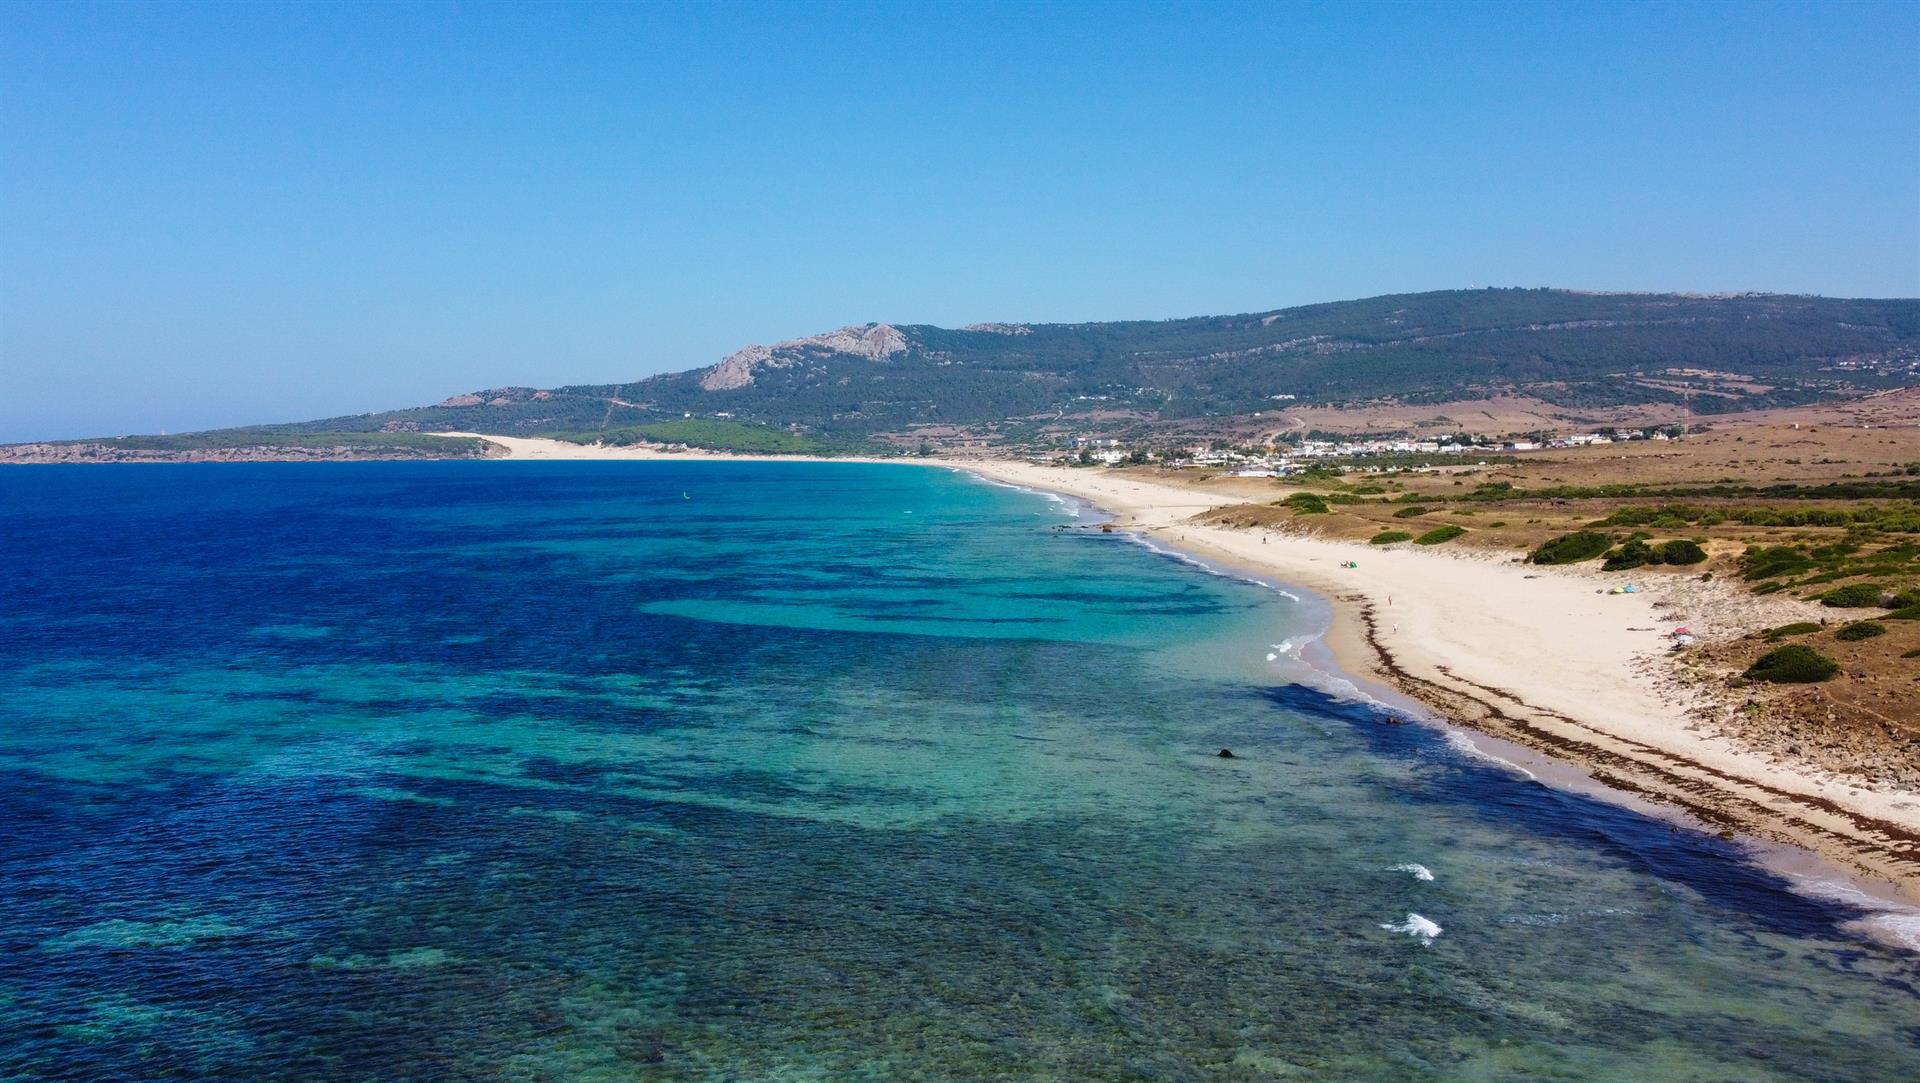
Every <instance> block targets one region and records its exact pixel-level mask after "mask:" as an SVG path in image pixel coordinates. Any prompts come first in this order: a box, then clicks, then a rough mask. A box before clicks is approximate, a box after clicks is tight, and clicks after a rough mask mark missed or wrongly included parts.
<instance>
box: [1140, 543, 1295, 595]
mask: <svg viewBox="0 0 1920 1083" xmlns="http://www.w3.org/2000/svg"><path fill="white" fill-rule="evenodd" d="M1121 536H1122V537H1124V538H1126V539H1127V540H1128V541H1130V542H1132V543H1134V544H1135V545H1138V546H1140V547H1141V548H1143V549H1145V550H1147V551H1148V552H1150V553H1156V554H1158V555H1160V556H1163V557H1166V558H1168V559H1170V560H1177V561H1179V562H1180V563H1182V564H1190V565H1192V566H1193V567H1195V568H1198V569H1200V570H1201V571H1203V572H1206V573H1207V574H1208V575H1217V576H1219V577H1220V578H1222V579H1232V580H1234V581H1236V582H1240V583H1252V584H1253V585H1254V586H1256V587H1264V588H1265V589H1267V590H1270V591H1272V592H1274V593H1275V594H1278V595H1280V596H1281V597H1283V598H1286V599H1288V600H1289V601H1294V602H1297V601H1300V600H1301V599H1300V596H1299V595H1298V594H1295V593H1294V592H1292V591H1290V590H1288V589H1287V588H1285V587H1282V586H1279V585H1277V584H1274V583H1269V582H1267V581H1266V580H1265V579H1261V578H1259V577H1257V576H1251V575H1248V574H1246V573H1245V572H1236V571H1231V570H1229V569H1226V568H1222V567H1220V566H1219V565H1217V564H1213V563H1211V562H1209V561H1205V560H1202V559H1200V558H1199V557H1196V556H1194V555H1193V554H1191V553H1183V552H1181V551H1180V550H1178V549H1170V548H1168V547H1167V546H1164V545H1161V544H1160V543H1159V542H1156V541H1155V540H1154V539H1152V538H1151V537H1148V536H1147V535H1145V534H1140V533H1136V532H1134V531H1131V530H1126V531H1121Z"/></svg>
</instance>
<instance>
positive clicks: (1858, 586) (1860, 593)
mask: <svg viewBox="0 0 1920 1083" xmlns="http://www.w3.org/2000/svg"><path fill="white" fill-rule="evenodd" d="M1820 604H1821V605H1830V606H1832V607H1834V608H1835V609H1864V608H1866V607H1867V606H1870V605H1879V604H1880V588H1879V587H1877V586H1875V585H1874V584H1872V583H1848V584H1847V585H1846V586H1844V587H1835V588H1833V589H1832V590H1830V591H1828V592H1826V593H1825V594H1822V595H1821V596H1820Z"/></svg>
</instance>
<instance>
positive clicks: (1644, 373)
mask: <svg viewBox="0 0 1920 1083" xmlns="http://www.w3.org/2000/svg"><path fill="white" fill-rule="evenodd" d="M1917 373H1920V301H1916V300H1846V299H1835V298H1824V297H1805V296H1782V295H1772V294H1741V295H1731V296H1695V295H1678V294H1610V293H1582V292H1575V291H1567V290H1545V289H1488V290H1451V291H1443V292H1435V293H1420V294H1401V295H1394V296H1386V297H1375V298H1370V299H1367V300H1359V301H1343V302H1337V303H1332V304H1320V305H1308V306H1304V307H1299V308H1290V309H1280V310H1276V311H1270V312H1258V313H1248V314H1243V315H1236V316H1206V317H1195V318H1190V319H1175V320H1161V321H1125V322H1111V323H1078V324H1004V323H1002V324H976V325H973V326H970V327H963V328H957V329H950V328H941V327H932V326H925V325H892V324H867V325H863V326H857V327H847V328H842V329H840V330H838V331H833V332H828V333H826V334H822V335H815V336H811V337H807V338H801V339H794V340H790V341H787V342H780V343H774V344H772V345H761V346H750V347H747V348H745V349H743V350H740V351H738V352H736V353H734V354H732V355H730V356H729V357H726V358H724V359H722V360H720V361H719V362H718V363H716V364H713V365H710V366H708V367H706V368H701V369H694V370H690V371H686V372H679V373H672V374H667V375H661V376H654V377H651V378H648V379H644V380H638V381H635V382H632V383H625V384H609V385H575V386H568V387H559V388H552V389H535V388H519V387H509V388H495V389H489V390H485V391H478V392H472V393H468V394H462V395H456V396H454V397H452V398H449V399H447V400H445V401H443V402H441V403H439V404H437V405H434V406H426V407H420V408H416V409H410V410H394V411H388V412H384V413H375V414H363V415H356V416H352V417H337V418H326V419H322V420H317V421H311V422H303V423H299V424H294V425H279V426H266V427H262V428H261V429H259V430H256V431H260V432H266V433H278V434H285V435H287V436H301V435H304V436H313V435H317V434H329V435H331V434H352V433H389V434H392V433H428V432H435V431H445V430H460V431H467V432H485V433H500V434H507V435H536V434H550V435H566V436H570V437H573V438H586V439H593V438H596V437H599V436H602V435H604V436H606V437H608V438H610V439H614V440H628V441H631V440H634V439H645V438H647V429H648V428H649V427H654V426H658V425H660V424H661V423H662V422H667V421H684V420H689V419H704V420H710V421H713V422H715V423H716V424H714V425H709V426H704V427H697V429H698V432H699V434H700V438H701V439H702V440H704V442H706V443H707V444H708V446H734V444H735V442H737V441H740V440H745V441H746V442H747V443H749V444H753V445H756V446H761V447H768V446H780V445H782V444H783V443H785V441H783V440H777V439H774V440H770V439H769V435H768V434H767V433H766V432H765V431H764V430H766V429H774V430H782V431H785V432H787V433H789V434H792V435H793V436H795V437H797V438H798V440H799V441H800V442H801V444H803V445H804V446H805V447H806V448H808V449H811V450H833V449H850V448H855V447H870V446H873V445H875V444H891V445H893V446H917V445H918V444H920V443H922V442H928V443H932V444H935V445H939V444H945V443H952V442H956V441H960V440H970V441H985V442H989V443H1003V444H1005V443H1014V444H1017V443H1023V442H1034V441H1046V440H1049V439H1052V438H1056V437H1058V436H1060V435H1062V434H1065V433H1074V434H1090V433H1106V434H1121V433H1125V434H1127V435H1130V436H1142V435H1153V434H1156V433H1169V434H1170V433H1183V434H1190V433H1195V432H1200V433H1205V432H1210V431H1211V432H1222V431H1232V430H1233V429H1234V427H1235V426H1236V425H1240V424H1245V423H1246V422H1247V421H1248V420H1249V419H1251V418H1252V417H1253V416H1254V415H1256V414H1267V415H1269V416H1271V415H1272V414H1273V413H1274V412H1275V411H1279V412H1280V413H1282V414H1286V413H1288V412H1294V411H1298V412H1299V415H1300V416H1311V417H1314V418H1324V417H1326V416H1327V415H1326V413H1325V411H1326V410H1328V409H1333V410H1336V411H1337V410H1340V409H1357V408H1364V407H1368V406H1379V405H1383V404H1384V405H1390V406H1393V407H1395V408H1397V409H1398V410H1399V411H1400V412H1401V413H1403V414H1404V413H1407V412H1408V411H1411V413H1413V414H1420V413H1423V412H1432V413H1435V414H1439V413H1440V411H1441V409H1442V407H1443V406H1444V404H1446V403H1460V402H1467V401H1473V402H1477V403H1484V402H1487V401H1491V400H1515V399H1517V400H1525V401H1526V402H1527V403H1529V404H1531V410H1530V414H1531V416H1553V417H1564V418H1567V419H1569V420H1570V421H1571V422H1572V423H1575V424H1577V423H1579V421H1580V420H1581V419H1583V418H1589V417H1591V418H1594V419H1599V418H1601V417H1603V416H1605V417H1617V416H1620V414H1621V413H1622V412H1623V411H1624V412H1628V413H1631V412H1635V411H1642V412H1644V411H1647V410H1659V411H1664V416H1665V417H1668V418H1671V417H1674V416H1679V415H1708V414H1724V413H1729V412H1736V411H1744V410H1751V409H1757V408H1766V407H1781V406H1792V405H1798V404H1804V403H1812V402H1818V401H1823V400H1831V399H1840V398H1847V397H1854V396H1858V395H1861V394H1864V393H1868V392H1871V391H1875V390H1880V389H1885V388H1889V387H1897V386H1905V385H1910V384H1913V383H1915V382H1920V375H1917ZM1429 405H1430V406H1432V407H1433V409H1432V410H1431V411H1425V410H1424V408H1425V407H1427V406H1429ZM1487 416H1488V417H1493V416H1495V415H1494V414H1493V413H1492V412H1488V413H1487ZM1441 420H1442V421H1446V420H1450V419H1447V418H1445V417H1444V416H1442V417H1441ZM1295 424H1296V425H1304V424H1305V423H1304V422H1299V421H1298V420H1297V418H1296V421H1295ZM748 429H759V430H762V431H761V432H760V433H759V434H758V435H757V436H756V435H754V434H753V433H750V432H748V431H747V430H748ZM656 431H658V430H656Z"/></svg>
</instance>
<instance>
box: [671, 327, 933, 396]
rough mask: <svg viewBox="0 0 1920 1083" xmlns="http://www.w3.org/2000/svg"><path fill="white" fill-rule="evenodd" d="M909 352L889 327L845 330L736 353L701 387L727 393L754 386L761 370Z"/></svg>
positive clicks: (705, 375) (706, 375)
mask: <svg viewBox="0 0 1920 1083" xmlns="http://www.w3.org/2000/svg"><path fill="white" fill-rule="evenodd" d="M907 348H908V343H907V336H906V335H904V334H902V333H901V331H900V329H899V328H898V327H895V326H893V325H892V324H890V323H869V324H864V325H861V326H857V327H842V328H840V329H839V330H837V331H828V332H826V333H825V334H820V335H809V336H807V337H806V338H790V339H788V340H786V341H785V342H776V343H774V344H773V345H771V346H748V347H747V348H746V349H744V350H736V351H735V352H733V353H730V354H728V355H727V356H726V357H725V358H724V359H722V360H721V362H720V363H719V364H717V365H715V366H713V367H712V368H710V369H708V370H707V371H706V372H704V373H702V374H701V375H700V386H701V387H702V388H703V389H705V390H707V391H728V390H731V389H733V388H736V387H745V386H747V385H748V384H750V383H752V382H753V374H754V372H755V371H756V370H758V369H761V368H785V367H787V366H788V365H792V364H796V363H798V362H800V361H805V360H808V359H809V358H815V357H829V356H832V355H834V354H849V355H852V356H854V357H864V358H866V359H867V360H869V361H885V360H886V359H887V358H889V357H892V356H893V355H894V354H897V353H901V352H904V351H905V350H906V349H907Z"/></svg>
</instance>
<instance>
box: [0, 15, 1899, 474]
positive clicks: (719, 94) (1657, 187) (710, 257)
mask: <svg viewBox="0 0 1920 1083" xmlns="http://www.w3.org/2000/svg"><path fill="white" fill-rule="evenodd" d="M1917 58H1920V5H1916V4H1910V3H1909V4H1874V3H1860V4H1836V5H1821V6H1799V5H1773V4H1748V3H1742V4H1725V5H1722V4H1687V5H1677V6H1661V5H1639V4H1632V5H1629V4H1604V5H1596V6H1577V5H1576V6H1558V5H1545V4H1525V5H1517V6H1500V5H1491V4H1472V5H1463V6H1440V5H1419V6H1386V5H1380V6H1356V5H1346V4H1341V5H1326V6H1284V7H1280V6H1271V5H1260V6H1245V7H1243V6H1236V5H1229V4H1194V5H1153V6H1130V5H1117V4H1099V5H1073V4H1057V5H1045V6H1040V5H1019V6H982V5H968V6H940V5H931V6H929V5H912V4H889V5H876V6H867V5H855V4H833V5H819V6H805V5H802V4H798V3H786V4H776V5H765V6H761V5H749V4H729V5H724V6H711V7H709V6H698V5H675V6H671V7H650V8H636V7H624V6H611V5H607V6H599V5H595V6H571V7H563V6H555V5H539V6H511V5H486V4H458V5H454V4H424V3H411V4H405V5H394V6H380V5H365V6H360V5H351V4H326V5H313V6H303V5H286V6H282V5H271V4H245V5H233V6H225V5H212V6H191V7H188V6H175V5H167V4H139V5H104V6H87V5H83V4H77V3H58V4H22V3H17V2H16V3H12V4H8V5H6V6H4V7H0V440H21V439H29V438H41V437H59V436H81V435H95V434H103V433H118V432H150V431H156V430H162V429H165V430H170V431H180V430H184V429H190V428H203V427H208V426H213V425H226V424H242V423H249V422H259V421H275V420H294V419H301V418H309V417H316V416H323V415H328V414H336V413H347V412H357V411H362V410H372V409H384V408H388V407H395V406H403V405H414V404H418V403H421V402H427V401H433V400H437V399H440V398H442V397H444V396H446V395H448V394H452V393H455V392H459V391H463V390H467V389H472V388H480V387H489V386H499V385H504V384H523V385H536V386H550V385H554V384H559V383H578V382H588V381H611V380H621V379H631V378H634V377H637V376H640V375H643V374H647V373H652V372H659V371H666V370H670V369H678V368H688V367H693V366H696V365H703V364H708V363H711V362H712V361H714V360H716V359H717V358H718V357H719V356H721V355H722V354H724V353H726V352H728V351H730V350H732V349H734V348H735V347H737V346H740V345H743V344H745V343H748V342H754V341H770V340H773V339H778V338H783V337H790V336H793V335H798V334H806V333H811V332H814V331H819V330H824V329H827V328H831V327H836V326H839V325H841V324H846V323H855V322H865V321H867V320H889V321H895V322H912V323H937V324H945V325H953V324H960V323H967V322H972V321H976V320H990V319H1012V320H1090V319H1110V318H1141V317H1163V316H1176V315H1194V314H1202V313H1218V312H1236V311H1250V310H1258V309H1265V308H1274V307H1279V306H1283V305H1289V304H1296V303H1305V302H1312V301H1324V300H1338V299H1342V298H1350V297H1361V296H1369V295H1373V294H1380V293H1389V292H1397V291H1405V290H1422V289H1435V288H1446V287H1456V286H1471V285H1555V286H1578V287H1594V288H1609V289H1661V290H1664V289H1684V290H1730V289H1760V290H1776V291H1787V292H1810V293H1824V294H1830V295H1851V296H1866V295H1871V296H1894V295H1898V296H1914V295H1916V294H1920V64H1916V59H1917Z"/></svg>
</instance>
